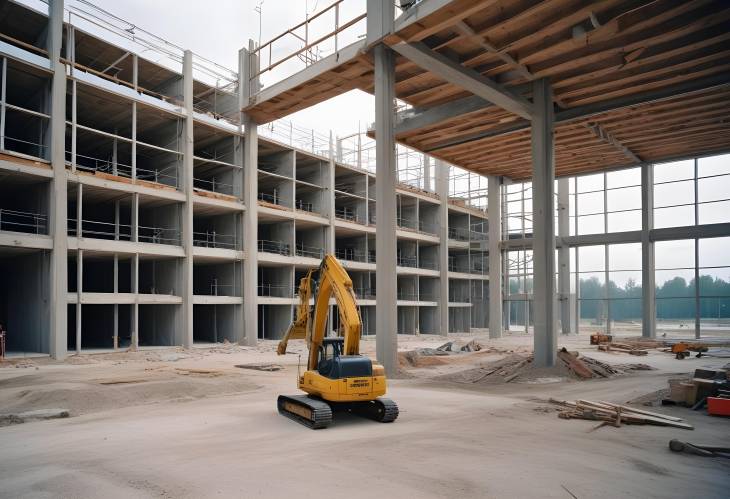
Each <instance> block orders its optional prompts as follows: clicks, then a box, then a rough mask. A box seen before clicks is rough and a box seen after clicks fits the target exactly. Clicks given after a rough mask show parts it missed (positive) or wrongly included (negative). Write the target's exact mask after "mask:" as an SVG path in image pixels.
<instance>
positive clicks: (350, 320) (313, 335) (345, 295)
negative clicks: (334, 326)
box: [307, 255, 362, 370]
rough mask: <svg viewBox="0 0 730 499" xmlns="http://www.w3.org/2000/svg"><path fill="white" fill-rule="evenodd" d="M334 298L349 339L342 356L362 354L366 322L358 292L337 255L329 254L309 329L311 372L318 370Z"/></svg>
mask: <svg viewBox="0 0 730 499" xmlns="http://www.w3.org/2000/svg"><path fill="white" fill-rule="evenodd" d="M332 296H334V298H335V302H336V303H337V310H338V311H339V314H340V326H341V328H342V336H343V337H344V338H345V346H344V349H343V352H342V353H343V354H344V355H358V354H359V353H360V333H361V331H362V321H361V320H360V312H359V311H358V309H357V302H356V301H355V293H354V292H353V290H352V280H351V279H350V276H349V275H348V274H347V271H346V270H345V269H344V268H343V267H342V265H341V264H340V262H339V261H337V259H336V258H335V257H334V256H332V255H326V256H325V257H324V259H323V260H322V263H321V264H320V266H319V290H318V291H317V296H315V298H314V311H313V313H312V321H311V323H310V327H309V328H308V329H307V346H308V347H309V362H308V364H307V368H308V369H310V370H312V369H317V363H318V358H319V347H320V346H321V345H322V340H323V339H324V336H325V327H326V325H327V315H328V314H329V301H330V297H332Z"/></svg>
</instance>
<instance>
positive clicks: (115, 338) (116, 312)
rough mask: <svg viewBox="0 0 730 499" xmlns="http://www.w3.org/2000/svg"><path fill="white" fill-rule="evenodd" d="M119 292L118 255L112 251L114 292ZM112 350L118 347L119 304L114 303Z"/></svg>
mask: <svg viewBox="0 0 730 499" xmlns="http://www.w3.org/2000/svg"><path fill="white" fill-rule="evenodd" d="M118 292H119V255H117V254H116V253H114V294H117V293H118ZM113 343H114V350H116V349H117V348H119V304H118V303H115V304H114V336H113Z"/></svg>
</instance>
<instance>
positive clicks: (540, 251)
mask: <svg viewBox="0 0 730 499" xmlns="http://www.w3.org/2000/svg"><path fill="white" fill-rule="evenodd" d="M532 95H533V102H534V106H535V108H534V112H533V116H532V192H533V204H532V220H533V234H534V244H533V262H534V278H533V282H534V292H533V297H534V299H533V307H534V318H533V323H534V343H535V365H536V366H537V367H552V366H554V365H555V360H556V353H557V336H556V332H557V331H556V329H557V328H556V320H555V218H554V216H555V206H554V204H553V203H554V201H553V192H554V183H555V156H554V137H553V126H554V119H555V116H554V110H553V97H552V90H551V88H550V82H549V81H548V80H547V79H545V78H542V79H539V80H535V81H534V82H533V92H532Z"/></svg>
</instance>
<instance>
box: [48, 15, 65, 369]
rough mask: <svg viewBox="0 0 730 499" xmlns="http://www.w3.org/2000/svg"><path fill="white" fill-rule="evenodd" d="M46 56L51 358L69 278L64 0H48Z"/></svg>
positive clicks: (60, 334)
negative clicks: (48, 74)
mask: <svg viewBox="0 0 730 499" xmlns="http://www.w3.org/2000/svg"><path fill="white" fill-rule="evenodd" d="M48 14H49V16H48V58H49V60H50V62H51V69H52V70H53V76H52V79H51V113H50V115H51V120H50V121H51V123H50V129H51V133H50V141H51V142H50V144H51V147H50V155H51V158H50V159H51V166H52V168H53V180H51V190H50V192H51V202H50V232H51V236H52V237H53V251H52V252H51V279H50V281H51V292H50V297H49V298H50V304H51V314H50V316H51V324H50V326H51V327H50V331H51V341H50V352H49V353H50V354H51V357H52V358H54V359H59V360H60V359H63V358H65V357H66V354H67V352H66V350H67V347H66V345H67V327H68V322H67V314H68V311H67V310H68V307H67V306H66V300H65V298H66V293H67V289H66V283H67V279H68V246H67V243H68V237H67V228H68V220H67V219H68V216H67V212H68V206H67V201H68V199H67V196H68V194H67V190H66V153H65V147H66V144H65V142H66V131H65V128H66V67H65V66H64V65H63V64H62V63H61V60H60V57H61V41H62V34H63V0H50V2H49V6H48Z"/></svg>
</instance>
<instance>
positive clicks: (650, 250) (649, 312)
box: [641, 164, 656, 338]
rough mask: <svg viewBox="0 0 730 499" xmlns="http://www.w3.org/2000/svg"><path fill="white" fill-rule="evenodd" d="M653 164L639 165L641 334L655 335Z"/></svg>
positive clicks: (648, 336)
mask: <svg viewBox="0 0 730 499" xmlns="http://www.w3.org/2000/svg"><path fill="white" fill-rule="evenodd" d="M653 228H654V166H653V165H647V164H644V165H642V166H641V301H642V309H641V310H642V312H641V313H642V319H641V336H643V337H644V338H655V337H656V301H655V295H656V284H655V281H654V242H653V241H652V240H651V239H650V238H649V234H650V231H651V230H652V229H653Z"/></svg>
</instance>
